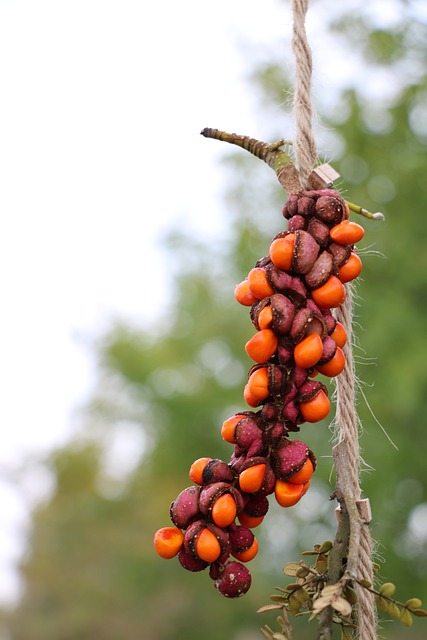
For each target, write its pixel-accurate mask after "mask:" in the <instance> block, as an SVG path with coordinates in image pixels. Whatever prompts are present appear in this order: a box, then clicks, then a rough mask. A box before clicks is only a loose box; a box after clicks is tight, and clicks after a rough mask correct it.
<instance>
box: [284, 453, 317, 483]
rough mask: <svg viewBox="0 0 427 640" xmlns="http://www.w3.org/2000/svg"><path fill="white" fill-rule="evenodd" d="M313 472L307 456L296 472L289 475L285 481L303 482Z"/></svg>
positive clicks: (312, 466)
mask: <svg viewBox="0 0 427 640" xmlns="http://www.w3.org/2000/svg"><path fill="white" fill-rule="evenodd" d="M313 473H314V465H313V463H312V461H311V460H310V458H307V460H306V461H305V462H304V464H303V466H302V467H301V469H300V470H299V471H297V473H294V474H293V475H292V476H290V477H289V478H288V479H287V481H288V482H290V483H291V484H305V483H306V482H308V481H309V480H310V478H311V476H312V475H313Z"/></svg>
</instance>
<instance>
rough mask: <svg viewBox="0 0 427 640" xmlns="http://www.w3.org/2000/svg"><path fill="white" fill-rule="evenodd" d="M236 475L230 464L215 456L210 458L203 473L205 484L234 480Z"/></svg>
mask: <svg viewBox="0 0 427 640" xmlns="http://www.w3.org/2000/svg"><path fill="white" fill-rule="evenodd" d="M233 479H234V475H233V472H232V470H231V469H230V466H229V465H228V464H227V463H226V462H224V461H223V460H218V458H213V459H212V460H210V461H209V462H208V463H207V464H206V466H205V468H204V469H203V473H202V482H203V484H204V485H205V484H211V483H212V482H232V481H233Z"/></svg>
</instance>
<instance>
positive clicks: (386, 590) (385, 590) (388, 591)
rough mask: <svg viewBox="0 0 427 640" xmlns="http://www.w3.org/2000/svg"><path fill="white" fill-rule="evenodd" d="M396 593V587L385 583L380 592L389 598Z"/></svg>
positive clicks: (390, 583)
mask: <svg viewBox="0 0 427 640" xmlns="http://www.w3.org/2000/svg"><path fill="white" fill-rule="evenodd" d="M395 591H396V585H395V584H393V583H392V582H384V584H382V585H381V586H380V588H379V592H380V594H381V595H382V596H388V597H389V598H390V597H391V596H392V595H393V594H394V592H395Z"/></svg>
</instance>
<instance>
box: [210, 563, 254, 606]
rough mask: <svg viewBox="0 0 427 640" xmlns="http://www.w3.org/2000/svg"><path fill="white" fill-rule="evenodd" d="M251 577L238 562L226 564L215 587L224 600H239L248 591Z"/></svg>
mask: <svg viewBox="0 0 427 640" xmlns="http://www.w3.org/2000/svg"><path fill="white" fill-rule="evenodd" d="M251 582H252V577H251V573H250V571H249V570H248V569H247V568H246V567H245V566H244V565H243V564H241V563H240V562H237V561H234V560H233V561H232V562H227V564H226V565H225V566H224V568H223V571H222V572H221V574H220V576H219V578H218V579H217V580H216V581H215V587H216V588H217V589H218V591H219V592H220V593H221V594H222V595H223V596H225V597H226V598H240V597H241V596H243V595H245V593H247V592H248V591H249V589H250V586H251Z"/></svg>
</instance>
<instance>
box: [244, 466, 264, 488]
mask: <svg viewBox="0 0 427 640" xmlns="http://www.w3.org/2000/svg"><path fill="white" fill-rule="evenodd" d="M264 476H265V464H263V463H260V464H255V465H254V466H253V467H248V468H247V469H244V470H243V471H242V472H241V473H240V475H239V486H240V489H241V491H244V492H245V493H256V492H257V491H259V490H260V489H261V487H262V483H263V482H264Z"/></svg>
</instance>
